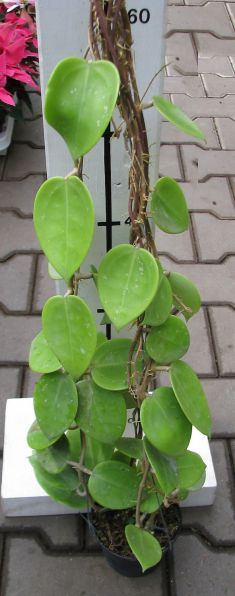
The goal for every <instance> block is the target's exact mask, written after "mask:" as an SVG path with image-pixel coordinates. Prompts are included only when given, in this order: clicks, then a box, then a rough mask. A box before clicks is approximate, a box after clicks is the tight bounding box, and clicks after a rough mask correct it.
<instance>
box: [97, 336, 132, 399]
mask: <svg viewBox="0 0 235 596" xmlns="http://www.w3.org/2000/svg"><path fill="white" fill-rule="evenodd" d="M131 343H132V342H131V340H130V339H111V340H110V341H108V342H105V343H103V344H102V345H101V346H100V347H99V348H98V349H97V350H96V352H95V355H94V358H93V360H92V363H91V374H92V378H93V380H94V381H95V383H96V384H97V385H99V386H100V387H103V388H104V389H114V390H116V391H117V390H120V389H127V387H128V381H127V362H128V356H129V351H130V347H131Z"/></svg>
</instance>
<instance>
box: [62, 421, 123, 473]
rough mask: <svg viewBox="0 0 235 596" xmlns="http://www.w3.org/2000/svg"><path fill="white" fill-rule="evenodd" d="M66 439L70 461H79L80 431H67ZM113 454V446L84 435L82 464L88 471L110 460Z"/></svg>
mask: <svg viewBox="0 0 235 596" xmlns="http://www.w3.org/2000/svg"><path fill="white" fill-rule="evenodd" d="M67 438H68V441H69V447H70V459H71V460H72V461H77V462H78V461H79V460H80V455H81V439H80V429H78V428H76V429H75V430H69V431H68V432H67ZM112 454H113V446H112V445H108V444H107V443H101V442H100V441H96V439H93V437H90V436H89V435H86V449H85V458H84V464H85V466H86V467H87V468H88V469H89V470H93V468H95V466H97V464H99V463H100V462H102V461H104V460H107V459H111V457H112Z"/></svg>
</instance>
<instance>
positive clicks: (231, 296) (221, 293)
mask: <svg viewBox="0 0 235 596" xmlns="http://www.w3.org/2000/svg"><path fill="white" fill-rule="evenodd" d="M161 262H162V264H163V266H164V267H165V269H166V271H177V272H178V273H181V274H182V275H186V277H188V278H189V279H191V280H192V282H193V283H195V285H196V286H197V288H198V290H199V292H200V295H201V299H202V301H203V302H207V303H209V304H210V303H212V304H213V302H214V303H218V302H228V303H231V304H233V305H234V306H235V258H234V257H232V256H231V257H229V258H228V259H226V260H225V261H224V262H223V263H221V264H219V265H217V264H210V265H207V264H206V263H203V264H202V263H193V264H192V263H191V264H187V265H182V264H181V263H174V261H172V260H171V259H169V258H167V257H161Z"/></svg>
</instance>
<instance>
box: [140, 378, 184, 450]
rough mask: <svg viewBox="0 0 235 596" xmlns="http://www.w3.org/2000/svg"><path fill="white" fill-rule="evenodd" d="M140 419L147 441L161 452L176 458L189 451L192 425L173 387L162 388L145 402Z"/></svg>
mask: <svg viewBox="0 0 235 596" xmlns="http://www.w3.org/2000/svg"><path fill="white" fill-rule="evenodd" d="M140 419H141V424H142V427H143V431H144V433H145V435H146V437H147V439H148V440H149V441H150V443H152V445H154V447H156V449H158V450H159V451H161V452H163V453H166V454H167V455H173V456H176V455H180V454H181V453H183V452H184V451H185V449H187V447H188V444H189V441H190V438H191V434H192V425H191V424H190V423H189V421H188V420H187V418H186V416H185V415H184V413H183V412H182V410H181V408H180V406H179V404H178V402H177V399H176V398H175V395H174V392H173V390H172V389H171V387H160V388H159V389H156V391H154V393H153V394H152V395H151V396H149V397H147V398H146V399H145V400H144V401H143V403H142V405H141V409H140Z"/></svg>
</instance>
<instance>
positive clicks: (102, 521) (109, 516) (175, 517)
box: [92, 505, 181, 557]
mask: <svg viewBox="0 0 235 596" xmlns="http://www.w3.org/2000/svg"><path fill="white" fill-rule="evenodd" d="M149 517H150V516H147V517H146V519H145V523H146V522H147V520H148V518H149ZM92 523H93V525H94V528H95V532H96V536H97V538H98V540H99V541H100V542H101V543H102V544H103V545H104V546H106V548H108V549H109V550H111V551H113V552H115V553H117V554H119V555H124V556H131V557H133V553H132V552H131V550H130V548H129V545H128V543H127V541H126V537H125V526H126V525H127V524H131V523H133V524H134V523H135V510H134V509H124V510H122V511H112V510H102V511H93V512H92ZM180 524H181V517H180V511H179V507H178V505H171V507H169V508H165V507H161V510H159V511H158V512H157V513H156V516H155V520H154V526H153V530H154V536H155V537H156V538H157V539H158V540H159V542H160V544H161V546H162V548H164V546H165V547H166V546H167V545H168V544H169V542H170V541H171V540H173V538H174V537H175V535H176V534H177V532H178V530H179V527H180Z"/></svg>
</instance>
